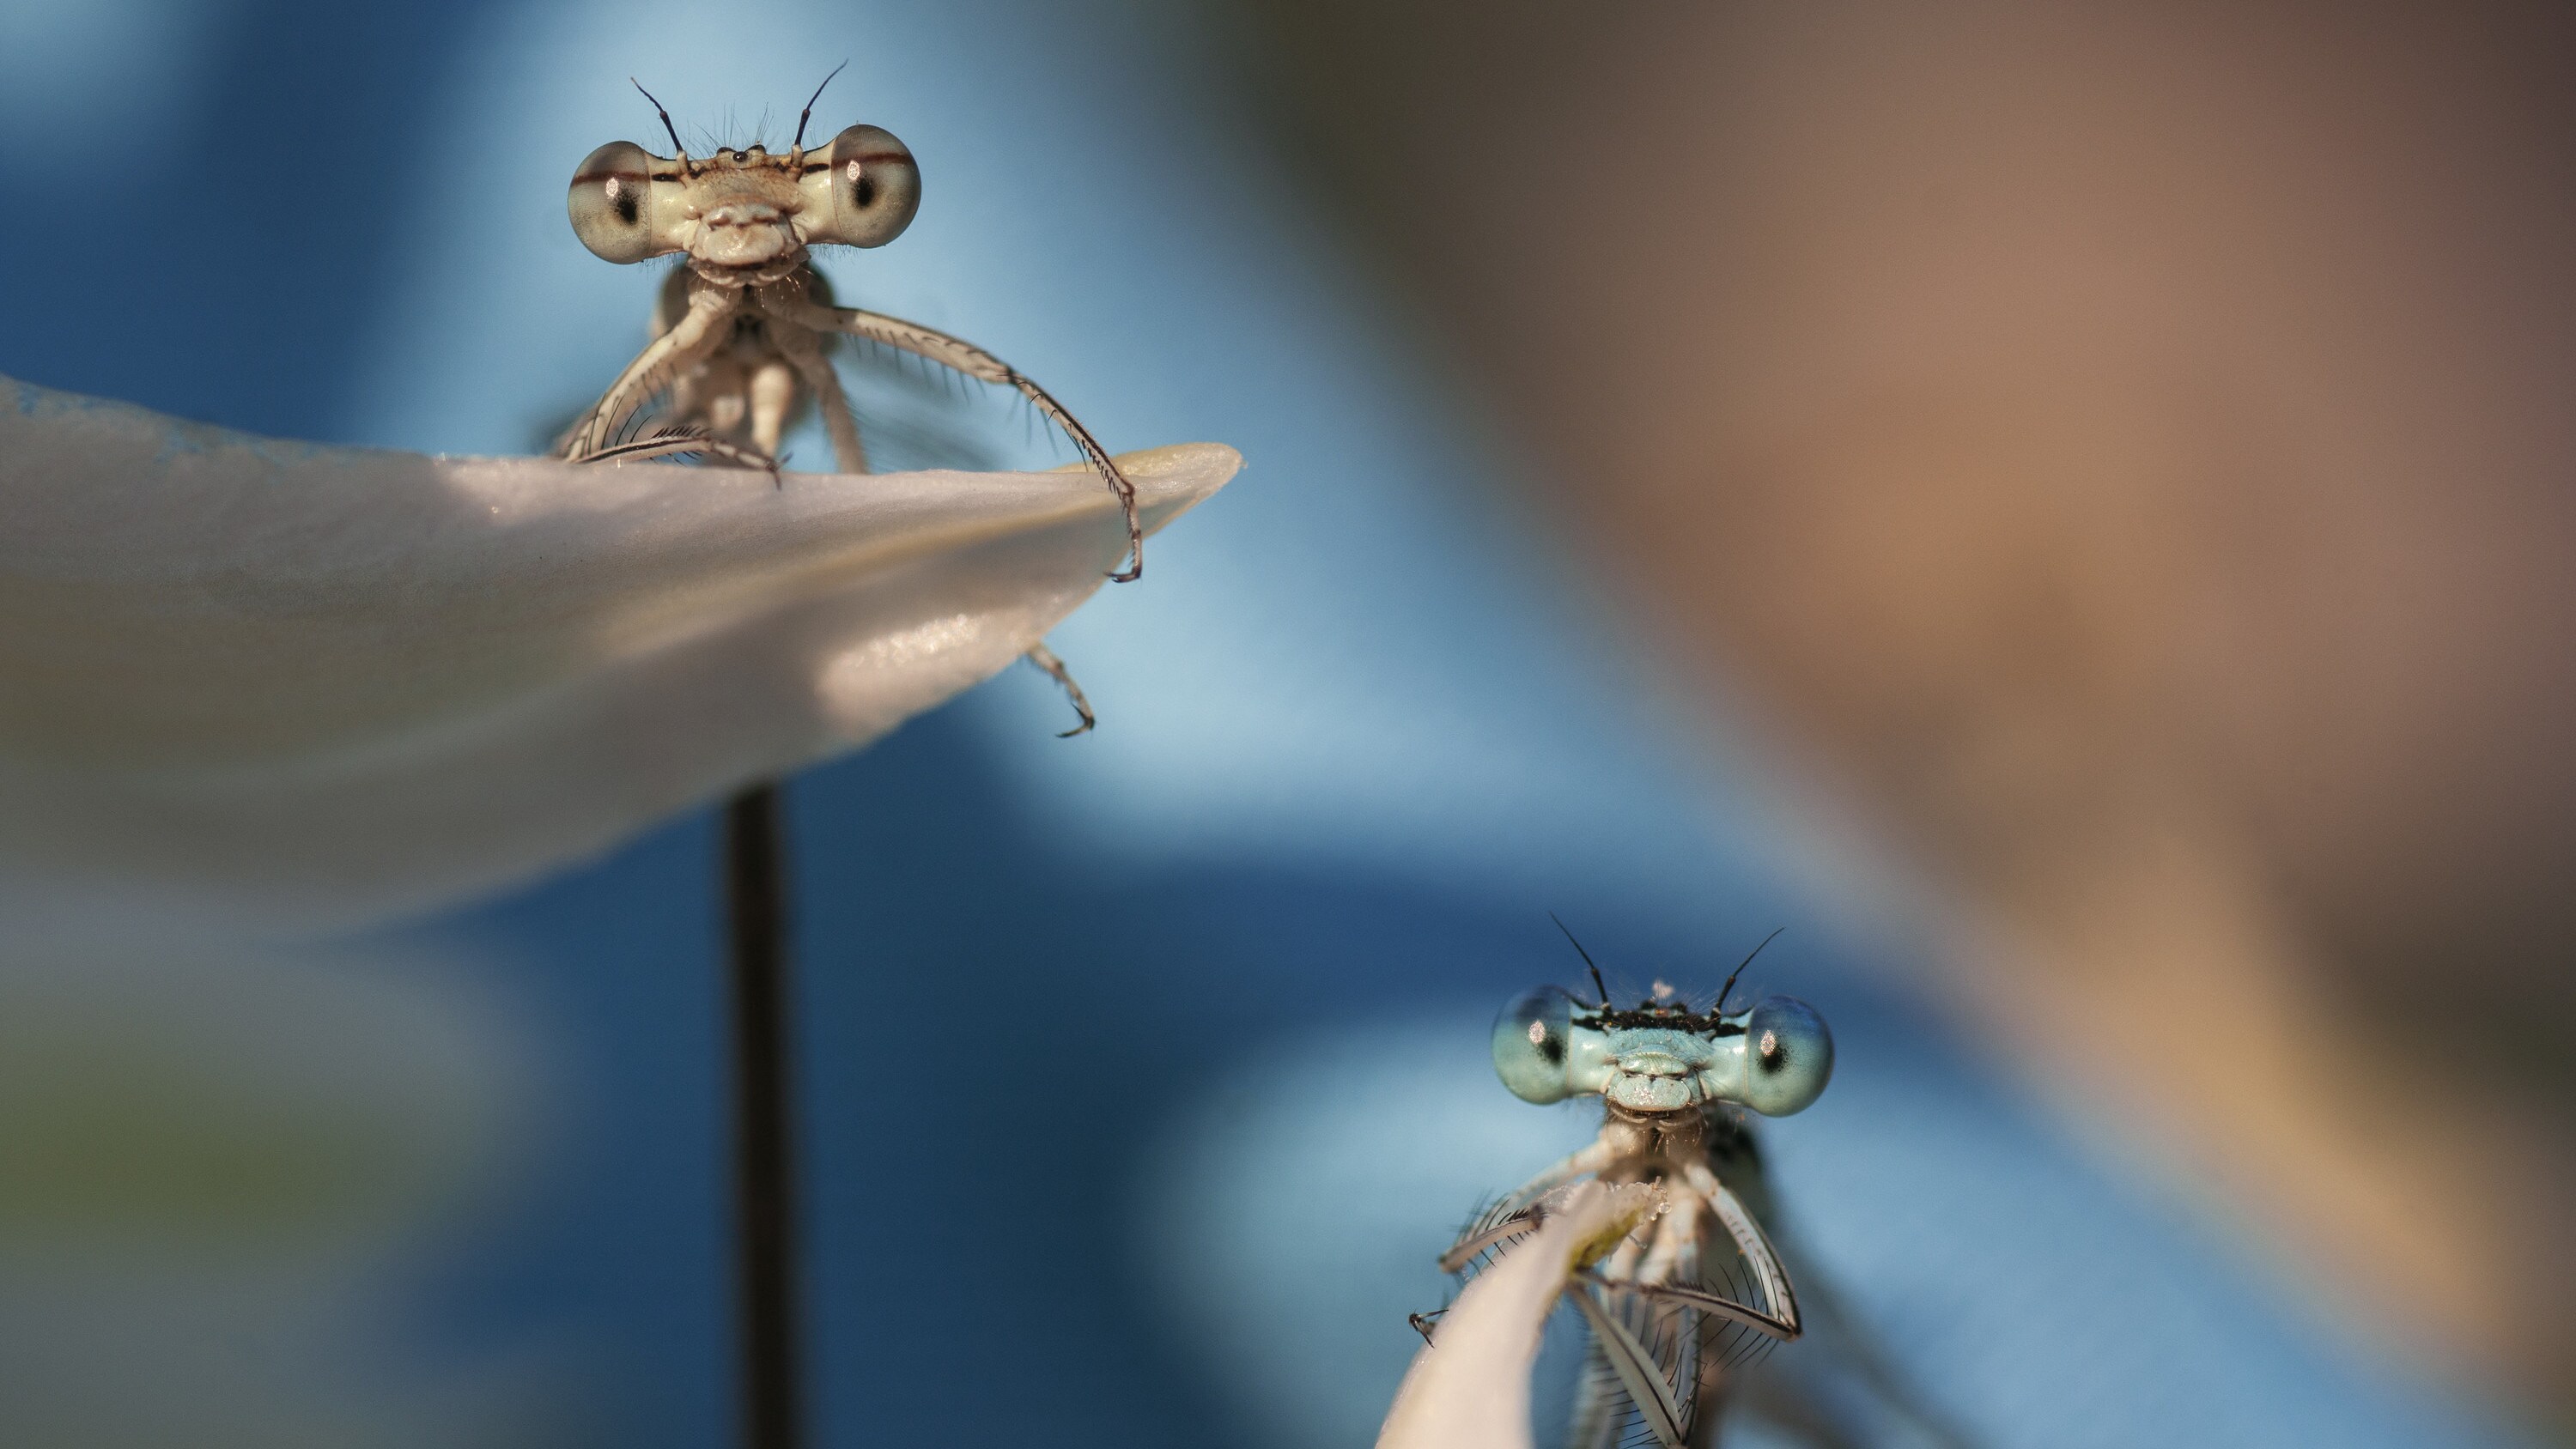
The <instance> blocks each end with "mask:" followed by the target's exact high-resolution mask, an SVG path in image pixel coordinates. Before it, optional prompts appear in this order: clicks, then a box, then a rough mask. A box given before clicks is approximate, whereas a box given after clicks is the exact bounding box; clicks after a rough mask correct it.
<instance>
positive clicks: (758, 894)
mask: <svg viewBox="0 0 2576 1449" xmlns="http://www.w3.org/2000/svg"><path fill="white" fill-rule="evenodd" d="M782 824H783V822H782V821H781V819H780V790H779V787H778V786H777V785H774V784H761V785H754V786H752V787H751V788H749V789H747V790H745V791H743V792H742V793H741V794H739V795H736V796H735V797H734V798H733V799H732V801H731V802H729V803H728V804H727V805H726V806H725V830H724V874H725V917H726V922H725V923H726V929H727V938H728V940H729V943H730V945H731V948H732V950H731V955H732V957H733V966H732V976H733V1078H734V1080H733V1090H734V1159H733V1160H734V1212H735V1215H736V1222H735V1233H736V1238H737V1241H738V1242H739V1244H740V1254H739V1257H738V1258H737V1260H736V1266H737V1271H738V1272H739V1274H740V1280H741V1281H740V1283H739V1288H738V1291H739V1293H740V1302H739V1309H740V1312H741V1315H742V1423H743V1439H742V1442H743V1444H744V1446H745V1449H797V1446H798V1445H800V1444H801V1443H803V1442H804V1421H803V1417H802V1415H801V1413H800V1412H799V1411H800V1409H801V1407H802V1405H801V1403H800V1396H799V1394H798V1392H797V1367H798V1362H797V1360H798V1355H797V1324H798V1319H797V1312H796V1218H795V1186H796V1174H795V1170H794V1169H795V1160H794V1143H795V1138H794V1134H793V1131H792V1128H793V1119H792V1116H791V1114H790V1111H789V1093H790V1090H791V1087H790V1074H789V1071H788V1060H787V1054H788V1044H789V1041H790V1039H791V1036H792V1033H791V1032H790V1030H789V1021H790V1012H791V1009H792V1008H791V1005H790V998H789V994H788V980H787V859H786V850H787V847H786V840H785V836H784V834H783V832H782Z"/></svg>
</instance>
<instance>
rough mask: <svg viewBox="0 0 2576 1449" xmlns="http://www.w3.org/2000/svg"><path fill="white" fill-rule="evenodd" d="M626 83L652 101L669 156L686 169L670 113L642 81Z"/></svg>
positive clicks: (685, 150) (686, 152)
mask: <svg viewBox="0 0 2576 1449" xmlns="http://www.w3.org/2000/svg"><path fill="white" fill-rule="evenodd" d="M834 74H836V75H837V74H839V72H837V71H836V72H834ZM626 83H627V84H628V85H631V86H633V87H635V89H636V90H637V91H638V92H639V93H641V94H642V95H643V97H644V99H646V100H648V101H653V114H655V115H657V116H660V117H661V118H662V129H663V131H665V132H666V133H668V134H669V136H670V138H671V154H672V155H674V156H677V157H679V158H680V165H681V166H682V167H686V166H687V165H688V164H689V148H688V147H686V146H683V145H681V144H680V128H679V127H677V126H674V125H672V124H671V113H670V112H669V111H666V110H663V109H662V103H661V102H660V101H654V100H653V93H652V92H651V91H648V90H645V89H644V83H643V82H642V81H640V80H637V79H636V78H635V77H633V76H631V75H630V76H628V77H627V78H626ZM814 94H816V95H818V96H819V95H821V94H822V92H821V91H816V92H815V93H814ZM809 104H810V103H809ZM804 133H805V132H804V128H803V127H798V128H797V134H798V135H800V136H801V135H803V134H804Z"/></svg>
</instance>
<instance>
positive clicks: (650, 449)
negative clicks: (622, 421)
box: [572, 428, 779, 483]
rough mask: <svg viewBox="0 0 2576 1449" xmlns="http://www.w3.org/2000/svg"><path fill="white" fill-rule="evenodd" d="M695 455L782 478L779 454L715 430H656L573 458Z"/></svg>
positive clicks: (628, 460) (589, 460) (610, 459)
mask: <svg viewBox="0 0 2576 1449" xmlns="http://www.w3.org/2000/svg"><path fill="white" fill-rule="evenodd" d="M692 455H697V456H703V457H708V458H721V459H723V460H724V461H726V462H728V463H731V464H732V465H734V466H735V467H737V468H758V469H760V470H761V471H763V472H765V473H767V474H768V475H769V479H770V481H771V482H773V483H776V482H778V481H779V477H778V460H777V459H776V458H774V457H771V456H769V455H768V454H765V453H759V452H755V451H753V450H752V449H749V448H745V447H742V446H740V445H738V444H734V443H728V442H726V441H725V440H724V439H722V438H719V437H715V436H713V435H712V434H709V433H706V432H702V431H697V430H694V429H687V428H682V429H677V430H672V431H666V432H660V433H655V434H654V435H653V436H651V437H649V438H637V439H636V440H635V441H633V442H631V443H619V444H616V445H615V446H613V447H607V448H602V449H600V450H599V451H598V452H596V453H586V454H584V455H582V456H581V457H578V458H575V459H573V460H572V461H573V462H576V463H635V462H642V461H644V460H646V459H651V458H684V457H689V456H692Z"/></svg>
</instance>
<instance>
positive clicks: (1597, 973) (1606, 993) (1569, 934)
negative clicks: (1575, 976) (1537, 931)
mask: <svg viewBox="0 0 2576 1449" xmlns="http://www.w3.org/2000/svg"><path fill="white" fill-rule="evenodd" d="M1547 918H1548V919H1549V920H1551V921H1556V928H1557V929H1558V930H1560V931H1563V932H1565V939H1566V940H1568V941H1571V942H1573V944H1574V954H1575V955H1577V956H1580V957H1582V958H1583V965H1584V968H1585V969H1586V970H1588V971H1590V972H1591V973H1592V989H1593V990H1595V991H1597V992H1599V993H1601V1009H1602V1010H1603V1011H1608V1010H1609V1009H1610V988H1609V987H1607V986H1604V985H1602V984H1601V968H1600V967H1598V966H1595V965H1593V964H1592V953H1591V952H1589V951H1586V950H1584V949H1583V943H1582V942H1581V941H1576V940H1575V939H1574V928H1573V927H1571V926H1568V925H1567V924H1565V922H1563V921H1557V920H1556V912H1554V911H1550V912H1548V913H1547Z"/></svg>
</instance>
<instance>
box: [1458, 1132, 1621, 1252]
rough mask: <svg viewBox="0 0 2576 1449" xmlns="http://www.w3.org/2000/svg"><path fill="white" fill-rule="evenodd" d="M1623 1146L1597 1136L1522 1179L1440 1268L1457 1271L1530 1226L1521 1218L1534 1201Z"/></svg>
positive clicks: (1609, 1159)
mask: <svg viewBox="0 0 2576 1449" xmlns="http://www.w3.org/2000/svg"><path fill="white" fill-rule="evenodd" d="M1618 1159H1619V1149H1618V1148H1617V1147H1616V1146H1614V1145H1613V1144H1612V1143H1610V1142H1609V1141H1608V1140H1607V1139H1606V1138H1595V1139H1593V1140H1592V1141H1591V1142H1590V1143H1589V1144H1587V1145H1585V1146H1583V1147H1580V1148H1578V1149H1576V1150H1575V1151H1573V1152H1570V1153H1567V1154H1566V1155H1565V1156H1564V1157H1562V1158H1559V1159H1558V1160H1557V1161H1555V1162H1553V1163H1550V1164H1549V1165H1548V1166H1546V1167H1544V1168H1542V1169H1540V1170H1539V1174H1538V1175H1537V1176H1536V1177H1533V1178H1531V1179H1530V1180H1529V1181H1527V1182H1525V1183H1522V1184H1521V1185H1520V1186H1519V1187H1518V1188H1517V1189H1515V1190H1514V1191H1513V1192H1512V1194H1511V1195H1510V1196H1509V1197H1506V1198H1504V1199H1503V1200H1502V1201H1501V1202H1498V1203H1496V1204H1494V1205H1493V1206H1492V1207H1491V1208H1488V1209H1486V1210H1485V1212H1484V1213H1482V1214H1481V1215H1479V1216H1478V1217H1477V1219H1476V1221H1475V1222H1473V1223H1471V1224H1469V1225H1468V1228H1467V1231H1465V1232H1464V1233H1461V1234H1459V1235H1458V1240H1457V1241H1456V1242H1454V1243H1451V1244H1450V1245H1449V1251H1447V1252H1445V1253H1442V1254H1441V1255H1440V1271H1441V1272H1443V1273H1455V1272H1457V1271H1458V1270H1460V1269H1462V1268H1464V1267H1466V1266H1467V1265H1468V1264H1469V1263H1472V1262H1474V1261H1475V1260H1476V1255H1477V1254H1479V1253H1482V1252H1483V1251H1485V1250H1486V1249H1487V1248H1490V1247H1492V1246H1493V1245H1494V1244H1496V1243H1499V1242H1501V1241H1503V1240H1504V1239H1505V1238H1509V1237H1512V1236H1514V1235H1516V1234H1519V1233H1523V1232H1526V1231H1528V1230H1529V1226H1530V1225H1529V1224H1527V1223H1526V1222H1522V1221H1519V1219H1520V1218H1521V1216H1522V1215H1523V1214H1524V1213H1526V1212H1527V1211H1528V1210H1529V1208H1530V1205H1531V1204H1533V1203H1535V1202H1537V1201H1538V1200H1539V1199H1540V1198H1542V1197H1545V1196H1547V1194H1548V1193H1550V1192H1552V1191H1554V1190H1555V1189H1557V1188H1558V1187H1560V1186H1563V1185H1564V1184H1565V1183H1567V1182H1570V1181H1572V1180H1573V1179H1575V1178H1578V1177H1581V1176H1583V1175H1584V1174H1585V1173H1589V1172H1599V1171H1600V1170H1601V1169H1603V1168H1605V1167H1608V1166H1609V1165H1610V1164H1611V1163H1613V1162H1616V1161H1618Z"/></svg>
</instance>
